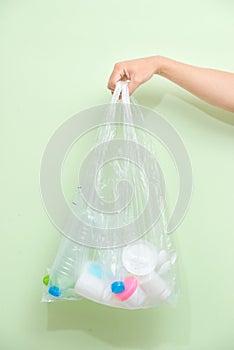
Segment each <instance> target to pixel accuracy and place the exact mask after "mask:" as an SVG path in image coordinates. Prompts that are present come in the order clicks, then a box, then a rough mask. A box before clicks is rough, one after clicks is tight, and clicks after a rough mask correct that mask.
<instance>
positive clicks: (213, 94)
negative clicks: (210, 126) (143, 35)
mask: <svg viewBox="0 0 234 350" xmlns="http://www.w3.org/2000/svg"><path fill="white" fill-rule="evenodd" d="M155 62H156V68H157V69H156V71H155V73H156V74H158V75H160V76H163V77H165V78H167V79H169V80H170V81H172V82H174V83H176V84H177V85H179V86H181V87H182V88H184V89H186V90H188V91H189V92H191V93H192V94H194V95H196V96H197V97H199V98H201V99H203V100H205V101H206V102H208V103H210V104H213V105H215V106H217V107H221V108H224V109H226V110H229V111H231V112H234V73H228V72H223V71H218V70H215V69H207V68H200V67H195V66H191V65H188V64H184V63H181V62H177V61H174V60H171V59H169V58H166V57H155Z"/></svg>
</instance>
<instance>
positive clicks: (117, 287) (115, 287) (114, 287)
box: [111, 281, 125, 294]
mask: <svg viewBox="0 0 234 350" xmlns="http://www.w3.org/2000/svg"><path fill="white" fill-rule="evenodd" d="M124 290H125V287H124V283H123V282H122V281H115V282H113V283H112V284H111V291H112V293H114V294H119V293H122V292H123V291H124Z"/></svg>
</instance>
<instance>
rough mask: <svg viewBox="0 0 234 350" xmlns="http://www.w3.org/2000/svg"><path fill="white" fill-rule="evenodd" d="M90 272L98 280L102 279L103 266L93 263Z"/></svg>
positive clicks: (89, 268)
mask: <svg viewBox="0 0 234 350" xmlns="http://www.w3.org/2000/svg"><path fill="white" fill-rule="evenodd" d="M88 272H89V273H90V274H91V275H94V276H96V277H98V278H102V272H103V271H102V266H101V265H100V264H96V263H92V264H90V265H89V267H88Z"/></svg>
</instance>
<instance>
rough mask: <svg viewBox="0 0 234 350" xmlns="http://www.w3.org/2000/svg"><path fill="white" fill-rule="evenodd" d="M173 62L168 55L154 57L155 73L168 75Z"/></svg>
mask: <svg viewBox="0 0 234 350" xmlns="http://www.w3.org/2000/svg"><path fill="white" fill-rule="evenodd" d="M171 63H172V60H170V59H169V58H167V57H164V56H155V57H154V66H155V71H154V74H157V75H161V76H166V75H167V72H168V70H169V68H170V64H171Z"/></svg>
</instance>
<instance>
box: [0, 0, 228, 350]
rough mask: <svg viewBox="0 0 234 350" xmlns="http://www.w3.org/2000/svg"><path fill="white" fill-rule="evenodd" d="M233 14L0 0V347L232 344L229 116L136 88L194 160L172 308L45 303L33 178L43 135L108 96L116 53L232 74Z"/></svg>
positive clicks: (45, 240)
mask: <svg viewBox="0 0 234 350" xmlns="http://www.w3.org/2000/svg"><path fill="white" fill-rule="evenodd" d="M233 15H234V2H233V1H232V0H222V1H220V0H207V1H204V0H203V1H201V0H196V1H195V0H193V1H188V0H187V1H185V0H178V1H172V0H171V1H169V0H145V1H137V0H134V1H133V0H128V1H127V0H118V1H113V0H108V1H107V0H100V1H91V0H87V1H85V0H83V1H81V0H73V1H72V0H67V1H64V0H63V1H59V0H50V1H48V0H47V1H45V0H41V1H35V0H28V1H26V0H19V1H10V0H9V1H5V0H1V2H0V36H1V38H0V50H1V54H0V86H1V91H0V96H1V106H0V108H1V129H0V130H1V223H0V225H1V254H0V259H1V287H0V303H1V307H0V348H1V349H3V350H13V349H24V350H28V349H45V350H47V349H58V350H59V349H94V348H95V349H101V350H106V349H121V350H122V349H123V350H124V349H145V350H146V349H159V350H172V349H173V350H181V349H186V350H187V349H188V350H193V349H194V350H197V349H199V350H203V349H207V350H208V349H210V350H216V349H217V350H220V349H223V350H229V349H230V350H231V349H233V348H234V332H233V329H234V279H233V266H234V258H233V251H234V249H233V245H234V215H233V203H234V190H233V179H234V164H233V163H234V162H233V160H234V127H233V125H234V115H233V114H231V113H228V112H224V111H222V110H220V109H218V108H215V107H211V106H209V105H208V104H206V103H204V102H202V101H200V100H199V99H197V98H195V97H193V96H192V95H190V94H189V93H187V92H186V91H184V90H182V89H180V88H179V87H177V86H175V85H173V84H172V83H170V82H169V81H166V80H164V79H162V78H159V77H154V78H153V79H152V80H151V81H150V82H148V83H147V84H145V85H144V86H142V87H140V88H139V89H138V91H137V92H136V94H135V97H136V98H137V101H138V103H140V104H142V105H144V106H147V107H150V108H152V109H154V110H155V111H158V112H159V113H160V114H162V115H163V116H164V117H165V118H166V119H167V120H168V121H170V122H171V123H172V125H173V126H174V127H175V129H176V130H177V131H178V133H179V134H180V135H181V137H182V139H183V141H184V143H185V146H186V148H187V150H188V152H189V154H190V157H191V161H192V166H193V174H194V189H193V198H192V202H191V205H190V208H189V211H188V214H187V216H186V218H185V220H184V221H183V223H182V224H181V226H180V227H179V228H178V229H177V231H176V232H175V233H174V235H175V237H176V243H177V248H178V251H179V255H180V258H179V260H178V268H179V275H180V289H181V296H180V300H179V303H178V306H177V307H176V308H175V309H171V308H170V307H162V308H161V309H151V310H143V311H142V310H139V311H132V312H129V311H124V310H115V309H111V308H108V307H105V306H102V305H98V304H95V303H92V302H88V301H81V302H75V303H74V302H62V303H54V304H49V305H48V304H45V303H41V302H40V298H41V288H42V284H41V279H42V276H43V275H44V273H45V271H46V268H47V266H50V265H51V263H52V261H53V259H54V255H55V253H56V251H57V248H58V244H59V239H60V236H59V234H58V233H57V231H56V229H55V228H54V226H53V225H52V223H51V222H50V220H49V218H48V217H47V215H46V213H45V211H44V208H43V205H42V201H41V196H40V188H39V170H40V161H41V158H42V154H43V151H44V149H45V146H46V144H47V142H48V140H49V138H50V136H51V135H52V134H53V132H54V130H55V129H56V128H57V127H58V126H59V125H60V124H61V123H62V122H64V121H65V120H66V119H67V118H68V117H70V116H72V115H74V114H75V113H77V112H79V111H81V110H83V109H86V108H89V107H91V106H95V105H98V104H102V103H106V102H108V101H109V99H110V94H109V92H108V91H107V89H106V84H107V80H108V77H109V74H110V73H111V71H112V68H113V64H114V63H115V62H117V61H121V60H125V59H130V58H137V57H144V56H150V55H157V54H160V55H164V56H168V57H171V58H174V59H177V60H180V61H184V62H187V63H190V64H194V65H200V66H206V67H213V68H217V69H223V70H228V71H234V48H233V38H234V23H233Z"/></svg>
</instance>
